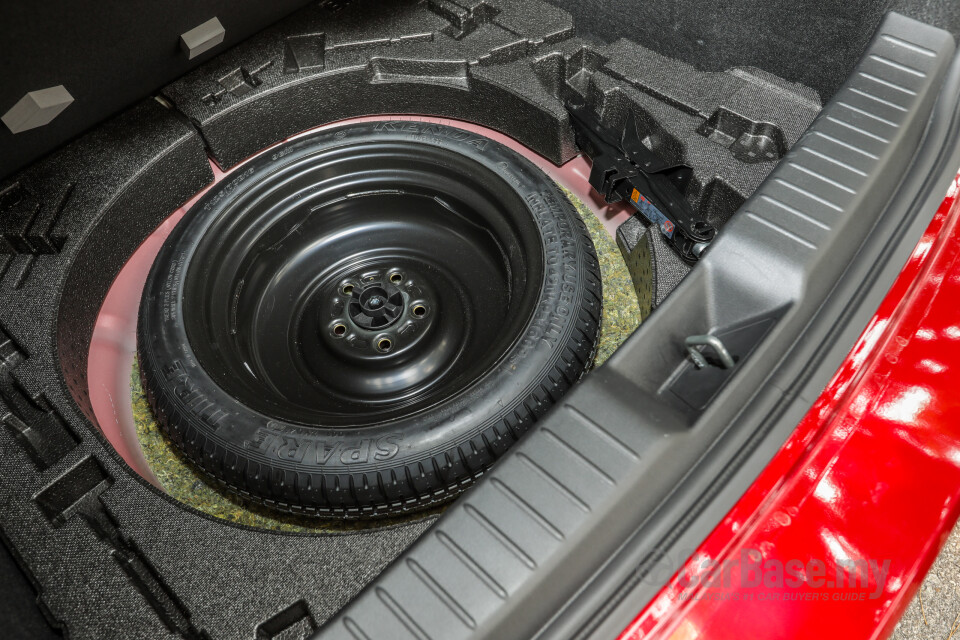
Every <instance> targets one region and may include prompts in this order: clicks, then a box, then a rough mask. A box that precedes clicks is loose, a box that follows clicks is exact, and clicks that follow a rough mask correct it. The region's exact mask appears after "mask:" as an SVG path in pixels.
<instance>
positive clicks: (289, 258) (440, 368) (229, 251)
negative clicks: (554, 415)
mask: <svg viewBox="0 0 960 640" xmlns="http://www.w3.org/2000/svg"><path fill="white" fill-rule="evenodd" d="M599 316H600V276H599V269H598V265H597V260H596V256H595V253H594V250H593V245H592V243H591V241H590V238H589V236H588V235H587V233H586V230H585V228H584V226H583V223H582V221H581V220H580V219H579V217H578V215H577V213H576V211H575V210H574V208H573V207H572V206H571V205H570V203H569V202H568V201H567V200H566V198H565V197H564V196H563V195H562V194H561V193H560V192H559V191H558V189H557V187H556V186H555V185H554V184H553V183H552V181H550V180H549V179H548V178H547V177H546V176H545V175H543V174H542V173H541V172H540V171H539V170H538V169H537V168H536V167H534V166H533V165H531V164H530V163H529V162H528V161H527V160H525V159H523V158H521V157H520V156H518V155H517V154H515V153H514V152H512V151H510V150H509V149H507V148H506V147H503V146H502V145H499V144H497V143H495V142H493V141H491V140H489V139H487V138H483V137H479V136H477V135H476V134H473V133H470V132H467V131H463V130H460V129H456V128H452V127H447V126H441V125H430V126H429V127H428V126H427V125H424V124H419V125H418V126H413V127H412V126H410V125H409V124H408V123H404V122H390V121H384V122H379V123H364V124H360V125H351V126H347V127H343V128H339V129H335V130H330V131H325V132H321V133H317V134H312V135H308V136H305V137H303V138H300V139H298V140H296V141H293V142H289V143H286V144H284V145H281V146H279V147H276V148H274V149H272V150H271V151H270V152H268V153H265V154H263V155H261V156H259V157H257V158H255V159H253V160H252V161H250V162H249V163H248V164H247V165H245V166H244V167H243V168H242V169H240V170H238V171H237V172H235V174H234V175H233V176H231V177H230V178H228V179H227V180H225V181H223V182H221V183H220V184H218V185H216V186H215V187H214V188H212V189H211V190H210V191H209V192H208V193H207V194H206V195H205V196H204V197H203V198H202V199H201V200H200V201H199V202H198V203H197V205H196V206H194V208H193V209H192V210H191V211H190V212H189V213H188V214H187V216H186V217H185V218H184V219H183V221H182V222H181V223H180V224H179V225H178V226H177V227H176V229H175V230H174V232H173V233H172V234H171V236H170V238H169V239H168V240H167V242H166V243H165V244H164V247H163V249H162V250H161V252H160V254H159V255H158V257H157V260H156V262H155V264H154V266H153V268H152V271H151V273H150V276H149V278H148V280H147V284H146V287H145V290H144V296H143V300H142V303H141V309H140V322H139V327H138V350H139V356H140V361H141V365H140V366H141V372H142V376H143V382H144V388H145V389H146V391H147V395H148V397H149V398H150V401H151V404H152V406H153V408H154V411H155V413H156V416H157V419H158V422H159V424H160V425H161V427H162V428H163V429H164V430H165V431H166V432H167V433H168V434H169V435H170V436H171V438H172V440H173V441H174V442H175V443H176V444H177V445H179V446H180V447H181V448H182V449H183V450H184V451H185V453H186V454H187V455H188V457H190V458H191V459H193V460H194V461H195V462H196V463H197V464H198V465H199V466H200V467H201V468H202V469H204V470H205V471H206V472H207V473H208V474H210V475H211V476H213V477H214V478H216V479H217V480H219V481H221V482H222V483H223V484H224V485H226V486H227V487H228V488H230V489H232V490H234V491H236V492H239V493H241V494H243V495H245V496H248V497H252V498H255V499H257V500H259V501H262V502H264V503H266V504H268V505H271V506H275V507H278V508H282V509H285V510H291V511H298V512H304V513H311V514H317V515H329V516H338V517H351V516H361V515H387V514H395V513H398V512H403V511H408V510H413V509H418V508H422V507H426V506H429V505H432V504H436V503H438V502H442V501H444V500H447V499H449V498H451V497H453V496H454V495H456V494H457V493H459V492H460V491H462V490H463V489H464V488H466V487H467V486H469V484H470V483H471V482H472V481H473V480H475V479H476V478H477V477H478V476H479V475H480V474H482V473H483V471H484V470H486V469H487V468H489V466H490V465H491V464H492V463H493V462H494V460H495V459H496V458H497V457H499V456H500V455H501V454H502V453H504V451H506V449H507V448H508V447H509V445H510V444H512V443H513V442H514V441H515V440H516V439H517V438H519V437H520V436H521V435H522V434H523V432H524V431H525V430H526V429H527V428H528V427H529V426H530V424H531V423H532V422H533V421H535V420H536V419H537V418H538V417H539V416H541V415H542V414H543V413H544V412H546V411H547V410H548V409H549V408H550V407H551V406H552V405H553V404H554V403H555V402H556V401H557V400H558V399H559V398H560V397H561V396H562V395H563V393H564V392H565V391H567V390H568V389H569V387H570V386H571V385H572V384H573V383H574V382H575V381H576V380H577V379H578V378H579V377H580V375H581V374H582V373H583V371H584V370H585V368H586V366H587V365H588V363H589V361H590V359H591V357H592V354H593V350H594V347H595V343H596V338H597V332H598V322H599Z"/></svg>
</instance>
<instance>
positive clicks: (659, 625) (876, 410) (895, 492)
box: [620, 176, 960, 640]
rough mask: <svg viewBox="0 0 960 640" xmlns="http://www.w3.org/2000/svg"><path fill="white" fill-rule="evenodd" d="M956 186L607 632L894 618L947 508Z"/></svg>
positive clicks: (876, 623) (958, 467)
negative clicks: (743, 476) (749, 471)
mask: <svg viewBox="0 0 960 640" xmlns="http://www.w3.org/2000/svg"><path fill="white" fill-rule="evenodd" d="M958 190H960V176H958V177H957V178H956V179H955V180H954V183H953V185H952V186H951V189H950V191H949V193H948V195H947V198H946V199H945V200H944V201H943V203H942V204H941V206H940V208H939V210H938V211H937V213H936V215H935V217H934V219H933V221H932V222H931V223H930V225H929V227H928V228H927V230H926V232H925V233H924V235H923V237H922V239H921V241H920V243H919V244H918V245H917V247H916V249H915V250H914V252H913V254H912V255H911V257H910V259H909V260H908V262H907V264H906V265H905V267H904V269H903V271H902V272H901V274H900V275H899V276H898V278H897V280H896V282H895V284H894V286H893V287H892V288H891V289H890V291H889V292H888V294H887V295H886V298H885V299H884V301H883V303H882V304H881V306H880V308H879V309H878V311H877V313H876V315H875V316H874V317H873V319H872V320H871V321H870V323H869V325H868V326H867V328H866V329H865V330H864V332H863V334H862V335H861V336H860V338H859V340H858V341H857V343H856V345H855V347H854V348H853V350H852V351H851V352H850V353H849V355H848V356H847V358H846V360H845V361H844V363H843V365H842V366H841V367H840V369H839V370H838V372H837V373H836V375H835V376H834V378H833V380H832V381H831V382H830V383H829V385H828V386H827V388H826V389H825V390H824V391H823V393H822V394H821V395H820V397H819V398H818V400H817V401H816V402H815V404H814V405H813V407H812V408H811V409H810V411H809V412H808V413H807V415H806V416H805V417H804V419H803V421H802V422H801V423H800V424H799V426H798V427H797V429H796V431H795V432H794V433H793V434H792V435H791V436H790V438H789V439H788V440H787V442H786V443H785V444H784V445H783V447H782V448H781V449H780V450H779V452H778V453H777V454H776V455H775V457H774V458H773V460H772V461H771V462H770V464H769V465H768V466H767V467H766V468H765V469H764V471H763V472H762V473H761V475H760V476H759V477H758V478H757V480H756V481H755V482H754V483H753V485H752V486H751V487H750V488H749V489H748V490H747V492H746V493H745V494H744V495H743V497H742V498H741V499H740V500H739V502H737V504H736V505H735V506H734V507H733V508H732V509H731V510H730V512H729V513H728V514H727V515H726V517H725V518H724V519H723V521H722V522H721V523H720V524H719V525H718V526H717V527H716V528H715V529H714V531H713V532H712V533H711V534H710V535H709V537H707V539H706V540H704V541H703V543H702V544H701V545H700V547H699V548H698V549H697V551H696V552H695V553H694V554H693V555H692V556H691V557H690V558H689V560H688V561H687V562H686V564H685V566H684V567H683V568H682V569H681V570H680V571H679V572H678V573H677V574H676V575H675V576H674V577H673V579H672V580H671V582H670V583H669V584H668V585H667V586H666V587H665V588H664V589H663V590H662V591H661V592H660V593H659V594H658V596H657V597H656V598H654V599H653V600H652V601H651V602H650V603H649V604H648V605H647V606H646V607H645V608H644V609H643V610H642V611H641V612H640V614H639V615H638V616H637V618H636V619H635V620H634V621H633V623H632V624H631V625H630V626H629V627H628V628H627V629H626V630H625V631H624V632H623V633H622V634H621V636H620V640H640V639H641V638H643V639H648V638H670V639H671V640H692V639H693V638H710V639H711V640H723V639H727V638H729V639H731V640H744V639H745V638H749V639H751V640H759V639H764V638H788V637H789V638H834V637H836V638H840V637H842V638H846V639H848V640H850V639H859V638H883V637H886V636H888V635H889V634H890V633H891V632H892V631H893V628H894V626H895V625H896V623H897V620H898V619H899V618H900V616H901V615H902V614H903V612H904V610H905V609H906V607H907V605H908V604H909V603H910V601H911V599H912V598H913V596H914V594H915V593H916V591H917V589H918V587H919V586H920V583H921V581H922V580H923V577H924V575H925V574H926V572H927V571H928V570H929V568H930V566H931V564H932V563H933V561H934V560H935V558H936V556H937V554H938V552H939V550H940V548H941V547H942V545H943V544H944V542H945V541H946V539H947V537H948V536H949V535H950V532H951V530H952V529H953V527H954V525H955V523H956V522H957V519H958V516H960V302H958V301H960V264H958V261H960V221H958V216H960V198H958ZM738 559H744V561H742V562H738ZM868 560H869V561H873V562H875V563H876V564H875V565H869V564H868ZM851 561H853V563H854V564H855V563H856V562H861V563H862V564H861V565H860V566H862V567H866V568H867V569H868V571H867V572H866V575H865V576H858V575H852V573H853V572H852V571H851V569H850V568H851V566H852V565H851ZM887 561H889V563H887ZM811 562H812V563H813V564H811ZM725 563H726V564H725ZM788 563H791V564H788ZM778 565H779V566H780V567H786V568H787V572H786V573H787V575H786V579H787V580H790V579H791V578H794V582H793V583H792V584H790V583H788V584H786V585H785V584H784V583H783V579H782V578H783V577H782V576H781V577H780V578H779V579H778V576H777V572H776V568H777V566H778ZM821 565H822V567H821ZM884 565H886V566H887V569H888V570H887V571H886V572H882V569H881V567H882V566H884ZM723 567H727V568H728V569H729V570H728V571H727V572H726V574H724V571H723V570H721V569H718V568H723ZM751 567H769V568H770V571H771V573H770V575H769V577H770V581H769V584H765V583H761V584H757V583H758V581H759V580H760V577H759V575H758V572H756V571H755V572H753V573H751V572H750V570H751ZM871 567H876V568H877V569H879V570H875V571H870V570H869V569H870V568H871ZM791 569H792V571H791ZM838 569H840V573H837V571H838ZM711 571H713V573H712V574H711ZM881 576H882V578H883V579H880V577H881ZM844 577H845V578H846V579H847V581H846V582H845V583H844V585H845V586H843V587H841V586H840V585H839V584H837V582H838V580H837V578H841V579H842V578H844ZM711 580H712V581H711ZM764 580H766V578H764ZM778 580H779V581H778ZM851 581H852V584H853V586H851ZM798 583H799V584H798Z"/></svg>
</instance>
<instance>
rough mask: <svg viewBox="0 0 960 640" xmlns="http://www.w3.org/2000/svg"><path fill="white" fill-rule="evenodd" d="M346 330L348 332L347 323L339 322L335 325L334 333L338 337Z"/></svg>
mask: <svg viewBox="0 0 960 640" xmlns="http://www.w3.org/2000/svg"><path fill="white" fill-rule="evenodd" d="M346 332H347V326H346V325H343V324H338V325H336V326H334V327H333V335H335V336H337V337H338V338H339V337H341V336H343V335H344V334H345V333H346Z"/></svg>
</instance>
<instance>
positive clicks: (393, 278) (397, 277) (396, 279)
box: [390, 273, 403, 284]
mask: <svg viewBox="0 0 960 640" xmlns="http://www.w3.org/2000/svg"><path fill="white" fill-rule="evenodd" d="M390 282H392V283H393V284H400V283H401V282H403V274H402V273H392V274H390Z"/></svg>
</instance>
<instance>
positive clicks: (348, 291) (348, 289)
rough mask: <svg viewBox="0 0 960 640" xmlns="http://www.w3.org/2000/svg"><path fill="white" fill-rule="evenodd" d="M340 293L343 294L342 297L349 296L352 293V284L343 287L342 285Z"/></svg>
mask: <svg viewBox="0 0 960 640" xmlns="http://www.w3.org/2000/svg"><path fill="white" fill-rule="evenodd" d="M341 291H342V292H343V295H345V296H348V295H350V294H351V293H353V285H352V284H345V285H343V288H342V289H341Z"/></svg>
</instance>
